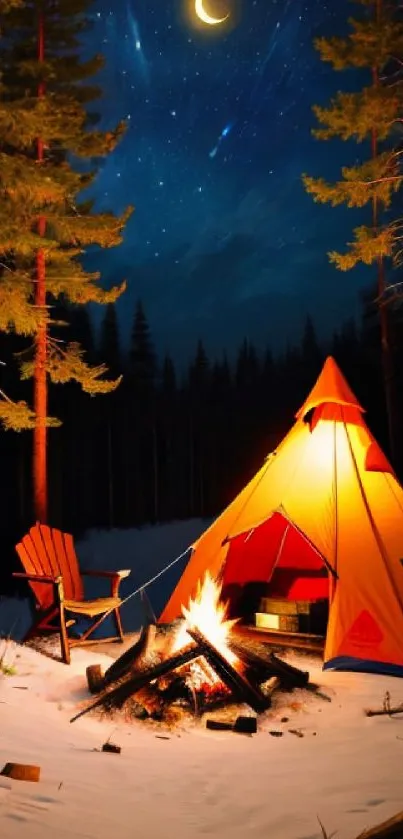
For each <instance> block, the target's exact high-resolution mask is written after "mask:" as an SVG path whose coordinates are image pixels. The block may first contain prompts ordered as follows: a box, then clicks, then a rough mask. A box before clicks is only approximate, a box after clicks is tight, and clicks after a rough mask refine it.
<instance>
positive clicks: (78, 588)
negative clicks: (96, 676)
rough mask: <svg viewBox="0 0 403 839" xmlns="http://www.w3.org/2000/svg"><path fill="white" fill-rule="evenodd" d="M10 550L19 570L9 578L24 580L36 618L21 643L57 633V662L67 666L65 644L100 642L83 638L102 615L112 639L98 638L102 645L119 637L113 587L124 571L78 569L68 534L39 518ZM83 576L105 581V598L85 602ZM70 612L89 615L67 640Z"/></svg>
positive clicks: (117, 601)
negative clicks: (110, 627) (113, 631)
mask: <svg viewBox="0 0 403 839" xmlns="http://www.w3.org/2000/svg"><path fill="white" fill-rule="evenodd" d="M16 551H17V553H18V556H19V558H20V560H21V562H22V564H23V566H24V569H25V571H24V572H23V573H22V572H21V573H20V572H16V573H14V574H13V576H14V577H22V578H23V579H25V580H27V582H28V583H29V585H30V587H31V589H32V591H33V593H34V596H35V600H36V609H37V611H38V619H37V621H35V623H34V624H33V626H32V627H31V629H30V630H29V632H28V633H27V635H26V636H25V638H24V641H26V640H28V639H29V638H32V637H33V636H34V635H37V634H40V633H43V632H59V633H60V645H61V653H62V660H63V661H64V662H65V663H66V664H70V649H71V647H74V646H79V645H83V644H94V643H101V641H99V640H98V639H96V640H95V641H94V640H89V637H90V636H91V635H92V633H93V632H94V630H95V629H97V627H98V626H100V624H101V623H102V622H103V621H104V620H105V618H106V617H107V616H108V615H112V616H113V618H114V622H115V626H116V632H117V634H116V636H113V638H107V639H106V638H103V639H102V643H105V642H106V641H123V640H124V635H123V628H122V621H121V617H120V611H119V610H120V605H121V602H122V601H121V598H120V597H119V594H118V590H119V584H120V581H121V580H122V579H124V578H125V577H128V576H129V574H130V571H81V572H80V569H79V565H78V559H77V554H76V552H75V548H74V540H73V537H72V536H71V535H70V533H63V532H62V531H61V530H57V529H56V528H54V527H48V526H47V525H45V524H40V523H39V522H37V524H35V525H34V526H33V527H31V529H30V531H29V533H27V535H26V536H24V538H23V539H22V541H21V542H19V543H18V545H16ZM83 575H86V576H91V577H105V578H106V579H109V580H110V583H111V593H110V596H109V597H102V598H101V597H98V598H96V599H94V600H85V599H84V586H83V580H82V576H83ZM66 613H68V615H70V619H68V618H67V617H66ZM74 616H75V617H77V616H83V617H86V618H93V621H92V623H91V624H90V626H89V628H88V629H87V630H86V631H85V632H84V633H83V634H82V635H81V637H80V638H72V637H70V635H69V633H68V630H69V628H70V627H71V626H72V625H73V624H74V623H75V619H74Z"/></svg>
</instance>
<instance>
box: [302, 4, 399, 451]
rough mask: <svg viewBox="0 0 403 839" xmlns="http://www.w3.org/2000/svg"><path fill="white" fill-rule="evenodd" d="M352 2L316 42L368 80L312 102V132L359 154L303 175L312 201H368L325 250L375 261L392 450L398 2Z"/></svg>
mask: <svg viewBox="0 0 403 839" xmlns="http://www.w3.org/2000/svg"><path fill="white" fill-rule="evenodd" d="M355 2H356V3H359V4H360V6H361V7H362V14H361V15H360V16H359V18H357V19H355V18H351V19H350V20H349V24H350V30H351V31H350V33H349V34H348V36H347V37H345V38H318V39H317V40H316V41H315V46H316V48H317V50H318V51H319V54H320V57H321V59H322V61H327V62H329V63H330V64H331V65H332V66H333V68H334V69H335V70H345V69H348V68H350V69H354V70H356V71H357V70H364V71H367V75H368V83H367V85H366V86H365V87H363V88H362V89H361V90H359V91H357V92H355V93H354V92H353V93H341V92H339V93H337V95H336V96H335V98H334V99H333V100H332V101H331V103H330V105H329V107H328V108H322V107H319V106H316V107H314V113H315V115H316V118H317V120H318V122H319V125H320V127H319V128H317V129H316V130H315V131H314V132H313V133H314V136H316V137H317V138H318V139H321V140H329V139H332V138H334V137H339V138H340V139H342V140H350V139H352V140H354V141H355V142H356V143H358V144H361V148H362V152H361V161H360V162H359V163H357V164H356V165H354V166H345V167H343V168H342V170H341V177H340V180H339V181H337V182H336V183H332V184H331V183H327V182H326V181H325V180H324V179H322V178H312V177H308V176H307V175H305V176H304V178H303V180H304V184H305V188H306V190H307V191H308V192H309V193H311V194H312V195H313V197H314V200H315V201H318V202H321V203H327V202H328V203H330V204H331V205H332V206H333V207H336V206H338V205H341V204H345V205H346V206H347V207H354V208H362V207H367V206H368V207H369V209H370V213H369V218H368V221H367V223H366V224H363V225H361V226H360V227H358V228H356V229H355V230H354V239H353V241H352V242H350V243H349V244H348V246H347V250H346V252H345V253H337V252H335V251H333V252H331V253H330V254H329V257H330V261H331V262H333V263H334V264H335V265H336V267H337V268H339V269H340V270H341V271H347V270H349V269H351V268H354V267H355V266H356V265H358V264H360V263H361V264H364V265H370V266H375V267H376V277H377V304H378V311H379V320H380V331H381V351H382V361H383V375H384V387H385V396H386V406H387V414H388V425H389V439H390V447H391V452H392V454H395V453H396V442H397V435H398V430H397V417H396V400H395V396H394V373H393V348H392V346H391V337H390V327H389V317H388V309H387V304H388V301H389V299H390V288H391V282H390V280H389V279H388V277H387V273H386V271H387V268H388V267H389V265H390V263H392V264H393V261H396V260H397V259H398V252H399V250H400V246H399V244H398V242H399V239H400V229H399V223H396V222H393V221H390V220H389V218H388V216H387V215H386V213H385V211H388V210H389V208H390V207H391V204H392V201H393V196H394V194H395V193H396V192H397V191H398V190H399V188H400V187H401V185H402V183H403V174H402V169H401V162H400V161H401V157H400V153H399V152H398V150H396V149H395V148H394V142H395V138H396V127H397V124H398V123H399V122H401V115H402V97H401V84H402V82H403V78H402V74H401V66H402V65H401V59H402V56H403V22H402V16H401V11H399V10H398V4H395V3H391V2H389V0H355Z"/></svg>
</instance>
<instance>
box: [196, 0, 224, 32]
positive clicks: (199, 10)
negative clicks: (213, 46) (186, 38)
mask: <svg viewBox="0 0 403 839" xmlns="http://www.w3.org/2000/svg"><path fill="white" fill-rule="evenodd" d="M195 12H196V14H197V17H198V18H200V20H202V21H203V23H207V24H208V25H209V26H217V24H218V23H224V21H225V20H227V18H228V17H229V15H225V17H212V16H211V15H209V14H208V13H207V12H206V10H205V8H204V6H203V0H195Z"/></svg>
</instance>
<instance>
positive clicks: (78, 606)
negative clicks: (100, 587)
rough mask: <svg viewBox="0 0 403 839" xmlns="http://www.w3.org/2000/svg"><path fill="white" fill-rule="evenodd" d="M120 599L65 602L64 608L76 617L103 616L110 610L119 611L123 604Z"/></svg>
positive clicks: (102, 598)
mask: <svg viewBox="0 0 403 839" xmlns="http://www.w3.org/2000/svg"><path fill="white" fill-rule="evenodd" d="M121 602H122V601H121V599H120V597H97V598H96V599H95V600H65V601H64V608H65V609H66V610H67V611H68V612H75V614H76V615H88V617H91V618H93V617H95V615H102V614H103V613H104V612H109V610H110V609H117V608H118V607H119V606H120V604H121Z"/></svg>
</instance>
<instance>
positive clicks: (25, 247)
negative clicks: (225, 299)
mask: <svg viewBox="0 0 403 839" xmlns="http://www.w3.org/2000/svg"><path fill="white" fill-rule="evenodd" d="M90 5H91V2H90V0H24V3H23V4H22V5H21V6H18V5H17V7H14V4H13V5H12V6H11V7H10V3H8V6H9V8H8V10H7V11H6V12H4V13H3V15H2V39H1V40H0V67H1V71H2V79H1V86H2V87H1V97H2V101H1V106H0V173H1V174H0V184H1V190H2V203H1V207H0V256H1V262H2V269H1V274H0V329H2V330H5V331H15V332H16V333H17V334H21V335H24V336H29V337H30V338H32V339H33V345H32V347H31V348H30V351H28V352H27V354H26V355H25V356H24V358H23V362H22V364H21V374H22V377H23V378H28V377H31V376H32V377H33V408H34V412H35V420H34V431H33V433H34V444H33V478H34V512H35V516H36V517H37V518H39V519H41V520H42V521H44V520H46V518H47V494H48V491H47V427H48V426H49V425H51V424H54V423H55V420H52V419H51V418H49V417H48V416H47V413H48V410H47V404H48V394H47V391H48V380H49V379H50V380H51V381H52V382H57V383H64V382H67V381H69V380H75V381H77V382H79V383H80V385H81V386H82V388H83V389H84V390H85V391H86V392H88V393H90V394H94V393H107V392H109V391H111V390H113V389H114V388H115V387H116V385H117V381H107V380H105V379H104V378H103V375H104V373H105V372H106V368H105V366H104V365H99V366H97V367H90V366H89V365H88V364H87V363H86V361H85V359H84V354H83V351H82V350H81V348H80V346H79V345H78V344H77V343H76V342H71V343H62V342H61V341H60V340H57V341H56V340H54V339H53V338H52V331H51V326H52V306H53V304H54V303H55V301H57V300H58V299H60V298H63V299H65V300H66V301H69V302H70V303H73V304H75V305H77V304H86V303H89V302H90V301H91V302H98V303H107V302H112V301H114V300H115V299H116V298H117V297H118V296H119V294H120V293H121V292H122V291H123V288H124V286H123V285H121V286H120V287H116V288H114V289H112V290H110V291H109V292H105V291H104V290H103V289H102V288H100V286H99V284H98V280H99V274H94V273H92V274H89V273H88V272H86V271H85V270H84V268H83V266H82V263H81V261H80V257H81V255H82V254H83V252H84V250H85V248H86V247H88V246H89V245H94V244H96V245H99V246H101V247H113V246H115V245H117V244H119V242H120V241H121V235H122V229H123V227H124V224H125V222H126V219H127V218H128V215H129V214H130V212H131V210H130V209H129V210H128V211H127V212H126V213H124V214H123V216H122V217H120V218H116V217H115V216H114V215H113V214H112V213H102V214H99V213H95V212H94V210H93V205H92V202H90V201H86V200H83V199H82V197H80V196H81V192H82V190H84V189H85V188H87V187H88V186H89V185H90V183H91V182H92V180H93V178H94V175H95V172H94V171H89V165H88V163H87V165H85V166H83V164H82V163H81V164H79V165H77V163H78V161H79V159H80V158H81V159H82V160H84V161H90V160H91V158H94V157H98V156H103V155H105V154H108V153H109V152H110V151H112V150H113V148H114V146H115V144H116V142H117V141H118V140H119V138H120V136H121V134H122V132H123V130H124V126H123V125H122V124H120V125H118V126H117V128H116V129H114V130H112V131H109V132H100V131H97V130H95V128H94V125H95V124H96V122H97V117H96V115H94V114H92V113H90V111H89V103H91V102H92V101H93V100H94V99H95V98H97V97H98V96H99V94H100V91H99V89H98V88H97V87H95V86H93V85H91V84H89V83H88V81H87V80H88V79H89V78H90V77H91V76H93V75H94V74H95V73H96V72H98V70H99V69H100V67H101V66H102V63H103V61H102V58H101V57H100V56H96V57H95V58H92V59H90V60H84V59H83V58H82V56H81V55H80V36H81V35H82V33H83V32H84V31H85V30H86V29H87V27H88V25H89V19H88V17H87V16H86V14H87V10H88V9H89V7H90ZM2 407H3V409H2V410H0V417H1V416H2V415H3V416H4V410H5V409H4V403H3V406H2ZM11 408H12V406H9V407H8V412H7V422H8V425H11V426H12V425H13V424H14V426H16V427H20V426H21V421H20V422H18V414H16V417H15V423H13V413H12V410H11ZM17 408H18V406H17ZM28 420H30V417H28ZM30 424H31V425H32V423H30V422H29V421H27V425H30Z"/></svg>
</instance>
